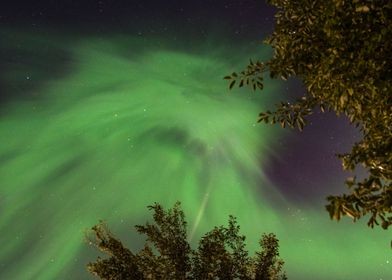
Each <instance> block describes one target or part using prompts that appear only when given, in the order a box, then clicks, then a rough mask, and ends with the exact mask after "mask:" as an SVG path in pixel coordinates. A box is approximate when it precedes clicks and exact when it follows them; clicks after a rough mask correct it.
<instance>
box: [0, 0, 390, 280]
mask: <svg viewBox="0 0 392 280" xmlns="http://www.w3.org/2000/svg"><path fill="white" fill-rule="evenodd" d="M100 2H104V1H100ZM228 2H230V1H228ZM103 6H104V5H103ZM233 9H234V8H233ZM244 13H245V12H244ZM154 16H155V14H154ZM123 20H125V19H123ZM148 20H149V18H148V17H144V18H143V21H144V23H143V24H146V22H148ZM155 20H156V19H155ZM174 20H175V21H180V20H181V19H178V18H176V19H174ZM199 20H200V21H201V20H202V19H199ZM206 20H207V19H206ZM169 21H170V19H169ZM13 24H14V25H15V26H12V24H11V27H8V28H4V29H1V28H0V32H1V40H2V41H1V45H0V51H1V56H0V57H1V59H2V62H1V64H0V67H1V77H0V78H1V102H2V103H1V105H0V244H1V250H0V279H12V280H19V279H20V280H25V279H43V280H46V279H94V278H93V277H92V276H91V275H89V274H88V273H87V271H86V269H85V266H86V264H87V263H88V262H89V261H93V260H95V258H96V257H97V256H98V254H99V253H98V251H97V250H95V249H94V248H93V247H90V246H89V245H88V244H87V243H86V242H85V240H84V234H85V231H86V230H87V229H89V228H91V226H93V225H94V224H96V223H97V222H98V221H99V220H105V221H107V223H108V224H109V227H110V229H111V231H112V232H113V233H114V234H115V235H116V236H117V237H119V238H120V239H121V240H122V241H123V242H124V243H125V244H126V245H127V246H128V247H129V248H131V249H134V250H137V249H139V248H140V247H141V246H142V244H143V238H142V237H140V236H138V235H137V234H136V233H135V230H134V229H133V226H134V225H135V224H142V223H144V222H145V221H146V220H147V219H150V213H149V212H148V211H147V209H146V206H147V205H150V204H152V203H154V202H159V203H162V204H163V205H164V206H166V207H168V206H172V205H173V204H174V202H175V201H177V200H179V201H181V202H182V207H183V209H184V212H185V214H186V218H187V221H188V225H189V228H188V229H189V235H190V238H191V240H192V241H193V242H196V241H197V240H198V238H199V237H200V236H201V235H202V234H203V233H205V232H206V231H208V230H209V229H211V228H212V227H213V226H215V225H221V224H226V223H227V218H228V215H230V214H232V215H234V216H236V217H238V221H239V224H240V226H241V229H242V233H244V234H245V235H246V236H247V244H248V247H249V250H250V251H251V252H253V251H254V250H255V249H257V248H258V247H257V241H258V238H259V237H260V236H261V233H263V232H274V233H276V235H277V237H278V238H279V240H280V252H281V257H282V258H283V260H284V261H285V270H286V272H287V275H288V277H289V279H298V280H300V279H316V280H324V279H364V280H365V279H384V280H385V279H391V278H392V258H391V251H390V248H389V240H390V235H389V234H388V232H387V231H383V230H381V229H379V228H377V229H369V228H367V227H366V225H365V220H363V221H361V222H359V223H355V224H354V223H352V222H351V221H350V220H348V219H344V220H342V221H340V222H339V223H337V222H333V221H330V220H329V217H328V214H327V212H326V211H325V210H324V204H325V202H324V198H325V196H326V195H327V194H332V193H341V192H344V191H345V189H344V186H343V179H344V174H343V172H342V171H341V170H340V166H339V165H337V166H336V159H335V158H334V153H336V149H339V145H341V146H342V147H343V146H344V147H343V148H342V147H340V148H341V149H345V148H347V142H349V143H351V141H352V139H348V140H347V142H344V137H348V136H351V135H352V134H353V133H351V132H350V131H346V130H344V131H342V127H344V129H346V126H344V125H343V126H342V125H340V124H339V121H336V119H334V118H326V119H323V117H317V116H316V117H315V120H314V122H313V124H312V127H310V128H309V129H308V130H306V129H305V131H304V133H303V134H301V135H300V134H298V133H295V132H293V131H290V130H283V129H280V128H279V127H275V126H267V125H263V124H257V123H256V121H257V115H258V113H259V112H260V111H262V110H266V109H267V108H273V104H274V103H275V102H278V101H279V100H280V99H281V98H285V96H286V94H287V89H286V86H287V85H286V84H285V83H283V82H280V81H268V80H267V81H266V85H265V90H264V91H263V92H262V93H260V92H257V93H253V92H251V91H250V90H246V89H243V90H239V89H236V90H233V91H229V90H228V89H227V84H226V83H225V81H223V80H222V77H223V76H224V75H226V74H227V73H230V72H232V71H234V70H238V69H241V68H242V67H243V66H244V65H246V63H247V61H248V59H249V58H250V57H252V58H259V59H262V60H263V59H264V60H265V59H268V57H269V55H270V54H271V52H270V49H268V48H267V47H265V46H261V45H260V41H257V40H258V39H259V38H253V40H251V41H247V40H248V39H247V40H243V41H241V40H239V41H235V40H234V39H233V38H232V37H230V36H227V33H225V32H226V31H225V30H222V32H220V28H222V26H223V25H222V24H217V25H216V27H215V28H212V27H213V26H214V25H213V23H211V25H210V26H212V27H211V29H213V32H210V34H209V33H208V29H204V30H207V31H205V33H206V35H205V37H203V39H202V40H201V39H200V36H195V37H194V38H193V39H192V34H189V33H188V32H184V30H181V31H178V32H177V33H176V30H175V28H174V27H173V26H175V24H173V25H172V28H169V30H168V31H167V32H166V33H164V34H163V33H162V32H158V31H156V32H155V33H154V34H152V33H151V32H150V33H148V34H147V32H146V31H144V29H143V26H138V28H139V27H140V28H139V29H140V30H143V31H138V32H134V33H126V32H124V30H120V31H118V29H121V28H118V29H116V28H115V27H113V26H111V27H110V28H109V27H108V28H107V30H105V31H104V32H97V31H94V30H91V28H90V29H89V30H78V28H77V24H76V26H72V27H67V28H62V29H60V30H61V31H60V32H58V31H56V32H55V29H53V28H52V27H51V28H50V26H49V24H48V26H44V27H41V28H42V29H40V30H39V31H34V32H31V31H26V30H24V29H23V28H21V27H20V26H21V25H20V24H15V23H13ZM56 24H58V22H56ZM138 24H141V23H138ZM43 25H44V24H43ZM130 25H132V24H130ZM169 26H170V25H169ZM90 27H91V26H90ZM32 30H35V29H34V28H33V29H32ZM248 35H249V34H247V36H248ZM173 38H175V40H173ZM244 42H248V43H246V44H245V43H244ZM317 118H319V119H317ZM318 120H319V121H320V122H319V124H317V121H318ZM328 121H330V123H328V128H317V125H320V123H321V124H323V125H325V124H326V122H328ZM315 131H317V132H318V133H319V134H320V135H321V136H320V135H312V133H315ZM323 131H324V132H325V131H340V132H342V133H340V134H339V135H336V138H335V139H328V140H325V141H324V142H322V141H321V142H318V141H315V139H322V138H323V137H324V136H323V134H322V133H323ZM309 137H310V138H309ZM312 137H314V138H312ZM306 139H308V141H309V142H306V141H307V140H306ZM312 139H313V140H312ZM301 143H302V145H301ZM304 143H305V144H304ZM331 143H338V144H339V143H346V144H339V145H337V144H331ZM293 149H296V150H295V151H294V150H293ZM320 149H321V151H325V152H329V153H330V154H327V155H322V153H321V152H320ZM302 155H303V157H302V158H299V157H301V156H302ZM318 156H320V157H322V158H321V159H320V161H318V160H317V158H315V157H318ZM294 158H295V159H294ZM288 162H290V164H285V163H288ZM315 162H318V164H314V163H315ZM331 166H332V167H335V168H336V169H331V170H327V169H326V168H330V167H331ZM312 168H314V169H312ZM316 170H321V171H319V172H320V173H319V174H318V173H317V171H316ZM326 171H328V172H330V173H328V174H330V175H328V174H327V175H326V173H325V172H326ZM300 173H301V174H300ZM321 173H322V175H320V174H321ZM305 174H306V176H305ZM307 189H308V190H309V192H307V193H305V190H307ZM301 197H302V198H301Z"/></svg>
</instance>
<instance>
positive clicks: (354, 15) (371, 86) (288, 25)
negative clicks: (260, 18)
mask: <svg viewBox="0 0 392 280" xmlns="http://www.w3.org/2000/svg"><path fill="white" fill-rule="evenodd" d="M268 2H269V3H270V4H272V5H274V6H275V7H276V8H277V12H276V14H275V20H276V25H275V30H274V32H273V33H272V35H271V36H270V37H268V38H267V39H266V40H265V42H266V43H267V44H269V45H270V46H272V48H273V50H274V54H273V57H272V58H271V59H270V60H269V61H268V62H266V63H262V62H260V61H257V62H255V63H254V62H252V61H251V62H250V64H249V65H248V66H247V68H246V70H244V71H241V72H240V73H238V74H237V73H235V72H234V73H233V74H231V75H229V76H226V77H225V79H227V80H229V82H230V84H229V87H230V88H232V87H233V86H234V85H235V84H238V85H239V87H242V86H243V85H249V86H251V87H253V89H254V90H256V89H257V88H259V89H263V74H264V73H265V72H267V71H268V72H269V74H270V77H271V78H282V79H283V80H286V79H287V78H289V77H296V78H298V79H300V80H301V81H302V82H303V84H304V85H305V87H306V89H307V91H306V93H305V94H304V96H302V97H301V98H300V99H298V100H297V101H296V102H294V103H290V102H282V103H280V104H279V105H278V106H277V108H276V110H275V111H274V112H271V111H267V112H262V113H260V116H259V121H262V122H265V123H280V124H281V125H282V127H285V126H289V127H292V128H299V129H300V130H302V129H303V128H304V126H305V125H306V118H307V117H308V116H309V115H310V114H312V113H313V112H315V111H318V110H320V111H321V112H324V111H334V112H335V113H336V114H337V115H338V116H339V115H345V116H346V117H347V118H348V120H349V121H350V122H351V123H352V124H353V125H355V126H356V127H359V129H360V132H361V134H362V136H363V137H362V139H361V140H360V141H358V142H357V143H355V144H354V145H353V147H352V150H351V152H349V153H346V154H341V155H338V157H339V158H341V160H342V163H343V168H344V169H346V170H350V171H353V170H354V169H355V168H356V166H357V165H359V164H361V165H362V166H364V167H365V169H366V170H367V172H368V174H367V177H366V178H365V179H363V180H356V178H355V177H353V178H348V179H347V181H346V185H347V186H348V187H349V189H350V193H349V194H343V195H340V196H329V197H328V198H327V199H328V201H329V204H328V205H327V206H326V209H327V211H328V212H329V214H330V217H331V218H332V219H335V220H339V219H340V218H341V217H342V216H344V215H347V216H349V217H351V218H353V219H354V221H355V220H357V219H359V218H360V217H362V216H365V215H367V214H369V215H370V218H369V221H368V225H369V226H371V227H373V226H374V225H379V224H381V226H382V228H384V229H387V228H388V227H389V226H390V225H391V224H392V216H391V213H392V83H391V78H392V52H391V50H392V1H390V0H379V1H371V0H352V1H347V0H331V1H324V0H296V1H293V0H269V1H268Z"/></svg>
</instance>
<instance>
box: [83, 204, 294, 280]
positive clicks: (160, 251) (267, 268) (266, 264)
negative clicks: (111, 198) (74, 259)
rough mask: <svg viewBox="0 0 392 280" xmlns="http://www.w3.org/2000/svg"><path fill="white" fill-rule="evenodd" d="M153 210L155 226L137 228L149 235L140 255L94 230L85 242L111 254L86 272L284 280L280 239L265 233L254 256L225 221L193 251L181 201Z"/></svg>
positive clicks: (191, 278)
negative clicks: (259, 248)
mask: <svg viewBox="0 0 392 280" xmlns="http://www.w3.org/2000/svg"><path fill="white" fill-rule="evenodd" d="M148 208H149V209H150V210H153V211H154V215H153V218H154V223H152V224H150V223H147V224H146V225H144V226H136V229H137V231H138V232H139V233H142V234H145V235H146V236H147V240H146V244H145V246H144V248H143V249H142V250H140V251H139V252H138V253H136V254H135V253H133V252H131V251H130V250H129V249H127V248H125V247H124V246H123V244H122V243H121V242H120V241H119V240H117V239H116V238H115V237H114V236H113V234H112V233H110V231H109V230H108V229H107V227H106V225H105V224H104V223H103V222H100V223H99V224H98V225H96V226H94V227H93V228H92V234H93V235H94V236H93V237H88V240H89V243H90V244H92V245H94V246H96V247H97V248H98V249H99V250H100V251H102V252H104V253H106V254H107V255H109V258H108V259H102V258H100V257H98V259H97V260H96V261H95V262H93V263H89V264H88V265H87V269H88V271H89V272H90V273H92V274H94V275H95V276H98V277H99V278H101V279H116V280H120V279H127V280H128V279H129V280H132V279H140V280H141V279H167V280H173V279H176V280H177V279H178V280H181V279H183V280H185V279H187V280H188V279H189V280H206V279H221V280H231V279H241V280H278V279H282V280H283V279H287V277H286V275H285V273H284V272H283V271H282V268H283V263H284V262H283V261H282V260H281V259H280V258H279V244H278V239H277V238H276V236H275V235H274V234H263V235H262V238H261V240H260V246H261V248H262V250H261V251H260V252H256V255H255V256H254V257H250V256H248V252H247V251H246V249H245V236H242V235H240V233H239V230H240V227H239V226H238V225H237V222H236V219H235V218H234V217H232V216H230V217H229V225H228V227H224V226H220V227H215V228H214V229H213V230H211V231H210V232H208V233H206V234H205V235H204V236H203V237H202V239H201V240H200V242H199V246H198V248H197V250H193V249H191V247H190V245H189V243H188V241H187V235H186V222H185V217H184V213H183V211H182V210H181V208H180V203H176V204H175V205H174V207H173V208H172V209H168V210H167V211H165V210H164V209H163V208H162V206H161V205H159V204H155V205H153V206H149V207H148Z"/></svg>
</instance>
